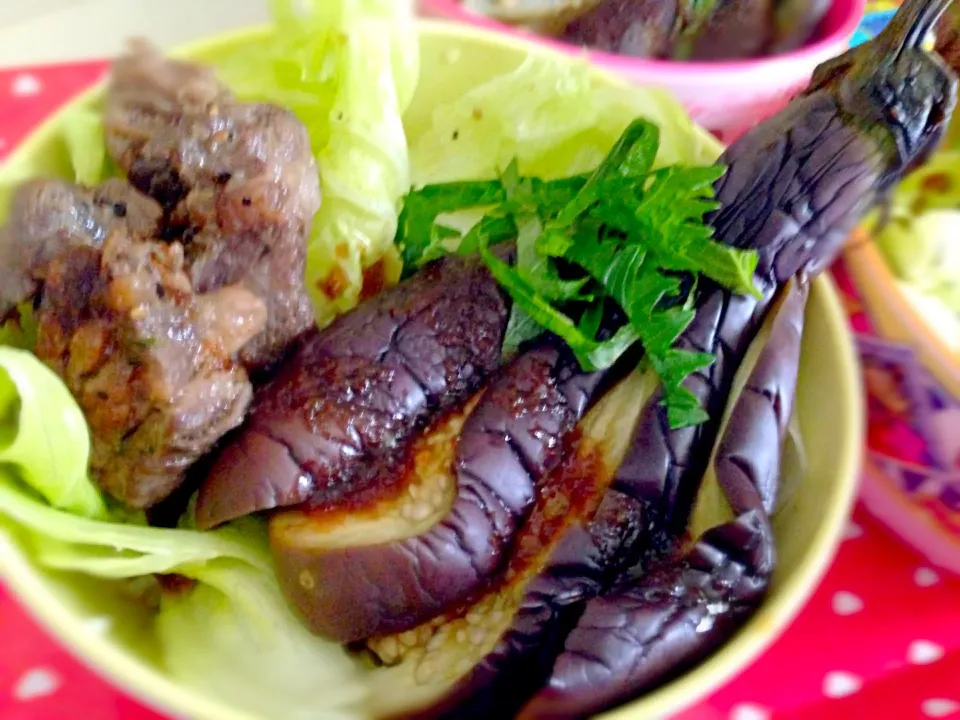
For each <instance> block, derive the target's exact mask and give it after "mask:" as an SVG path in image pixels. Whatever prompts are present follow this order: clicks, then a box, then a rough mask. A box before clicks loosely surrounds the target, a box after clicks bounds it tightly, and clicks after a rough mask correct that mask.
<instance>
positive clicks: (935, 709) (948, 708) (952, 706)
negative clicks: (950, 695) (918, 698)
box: [920, 698, 960, 718]
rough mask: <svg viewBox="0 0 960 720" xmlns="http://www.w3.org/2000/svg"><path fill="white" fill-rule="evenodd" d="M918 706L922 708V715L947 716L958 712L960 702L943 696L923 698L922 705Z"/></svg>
mask: <svg viewBox="0 0 960 720" xmlns="http://www.w3.org/2000/svg"><path fill="white" fill-rule="evenodd" d="M920 707H921V708H923V714H924V715H926V716H927V717H932V718H942V717H947V716H948V715H953V714H954V713H956V712H960V703H957V702H954V701H953V700H945V699H944V698H931V699H930V700H924V701H923V705H921V706H920Z"/></svg>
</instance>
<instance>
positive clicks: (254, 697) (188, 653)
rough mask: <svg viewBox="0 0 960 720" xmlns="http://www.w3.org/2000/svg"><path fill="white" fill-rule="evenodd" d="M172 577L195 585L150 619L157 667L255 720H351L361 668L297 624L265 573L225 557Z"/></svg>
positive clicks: (359, 699)
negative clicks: (159, 657)
mask: <svg viewBox="0 0 960 720" xmlns="http://www.w3.org/2000/svg"><path fill="white" fill-rule="evenodd" d="M180 572H181V574H183V575H185V576H187V577H194V578H196V579H198V580H200V581H201V584H199V585H197V586H196V587H195V588H194V589H193V590H192V591H190V592H189V593H185V594H167V595H165V596H164V598H163V601H162V605H161V610H160V614H159V616H158V618H157V633H158V635H159V638H160V643H161V647H162V648H163V654H164V664H165V666H166V667H167V669H168V670H169V672H170V673H171V674H172V675H174V677H177V678H179V679H180V680H181V682H182V683H183V684H184V685H186V686H188V687H192V688H194V689H196V690H198V691H200V692H202V693H204V694H207V695H213V696H219V697H225V698H230V701H231V703H232V704H233V705H235V706H236V707H242V708H244V710H245V711H246V712H248V713H249V714H251V715H252V716H256V717H264V718H268V717H270V718H285V719H288V720H353V719H354V718H356V717H357V716H358V710H357V708H358V707H360V705H361V704H362V703H363V702H364V701H365V700H366V697H367V687H366V684H365V683H364V682H363V678H362V676H361V673H362V672H363V671H362V669H361V668H360V667H359V666H358V665H357V664H356V663H354V662H353V660H352V659H351V658H350V656H349V655H348V654H347V652H346V651H345V650H343V649H342V648H340V646H338V645H336V644H334V643H330V642H327V641H324V640H321V639H320V638H318V637H316V636H314V635H312V634H311V633H310V632H309V631H308V630H307V629H306V628H305V627H304V626H303V624H302V623H301V622H300V620H299V619H298V618H297V617H296V616H295V615H294V614H293V612H292V611H291V610H290V609H289V607H288V606H287V604H286V602H285V600H284V598H283V596H282V595H281V593H280V590H279V588H278V587H277V584H276V582H275V581H273V579H272V577H271V576H269V575H266V574H264V573H262V572H258V571H256V570H254V569H252V568H250V567H249V566H247V565H244V564H242V563H237V562H233V561H228V560H222V561H217V562H214V563H210V564H208V565H206V566H202V567H197V568H193V567H189V566H187V567H183V568H181V569H180ZM227 658H229V662H225V659H227Z"/></svg>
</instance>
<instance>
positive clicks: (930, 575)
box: [913, 567, 940, 588]
mask: <svg viewBox="0 0 960 720" xmlns="http://www.w3.org/2000/svg"><path fill="white" fill-rule="evenodd" d="M913 581H914V582H915V583H916V584H917V585H919V586H920V587H922V588H927V587H933V586H934V585H936V584H937V583H938V582H940V576H939V575H937V573H936V571H934V570H931V569H930V568H928V567H922V568H917V570H916V572H914V573H913Z"/></svg>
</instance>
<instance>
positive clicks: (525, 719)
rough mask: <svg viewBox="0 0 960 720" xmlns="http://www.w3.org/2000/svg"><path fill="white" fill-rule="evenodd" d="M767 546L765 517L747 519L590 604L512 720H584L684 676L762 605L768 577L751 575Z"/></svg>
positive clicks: (764, 561)
mask: <svg viewBox="0 0 960 720" xmlns="http://www.w3.org/2000/svg"><path fill="white" fill-rule="evenodd" d="M771 547H772V532H771V531H770V528H769V525H768V524H767V520H766V518H765V517H764V514H763V513H762V512H756V511H755V512H751V513H748V514H746V515H744V516H742V517H740V518H738V519H737V521H735V522H733V523H730V524H727V525H723V526H721V527H719V528H715V529H713V530H711V531H710V532H708V533H707V534H705V535H704V536H703V537H702V538H701V539H700V540H699V542H697V544H696V545H695V546H694V547H693V549H692V550H691V551H690V552H689V553H688V554H687V555H686V556H685V557H684V558H683V561H682V562H680V563H669V564H667V565H665V566H664V567H662V568H660V569H658V570H655V571H653V572H652V573H650V574H648V575H646V576H645V578H643V579H642V580H640V581H639V582H636V583H635V584H633V585H627V586H625V587H624V588H615V589H614V590H613V592H611V593H610V594H608V595H605V596H601V597H598V598H595V599H594V600H592V601H591V602H590V603H588V604H587V607H586V610H585V611H584V613H583V615H582V617H581V618H580V621H579V623H578V624H577V627H576V628H575V629H574V630H573V631H572V632H571V633H570V635H569V636H568V637H567V640H566V643H565V646H564V652H563V654H561V655H560V657H559V658H558V659H557V661H556V663H555V665H554V668H553V673H552V675H551V677H550V680H549V683H548V685H547V686H546V688H545V689H543V690H541V691H540V692H539V693H538V694H537V695H536V696H535V697H534V698H533V699H532V700H531V701H530V702H529V703H528V704H527V705H526V706H524V708H523V709H522V711H521V712H520V713H519V714H518V715H517V717H518V718H519V720H548V719H549V720H559V719H561V718H581V717H588V716H590V715H592V714H594V713H596V712H599V711H602V710H603V709H604V708H606V707H609V706H611V705H614V704H617V703H620V702H624V701H626V700H629V699H630V698H632V697H634V696H636V695H637V694H639V693H641V692H643V691H645V690H649V689H651V688H652V687H654V686H656V685H658V684H660V683H662V682H663V681H664V680H667V679H669V678H671V677H674V676H676V675H678V674H680V673H682V672H683V671H684V670H687V669H689V668H690V667H691V666H692V665H694V664H695V663H696V662H698V661H699V660H702V659H703V658H704V657H706V656H707V655H709V654H710V653H711V652H712V651H713V650H715V649H716V648H717V647H719V646H720V645H722V644H723V642H724V641H726V639H727V638H728V637H729V636H730V634H731V633H732V632H734V631H735V630H736V629H737V628H738V627H739V626H740V625H741V624H742V622H743V621H744V620H745V619H746V618H747V617H749V615H750V613H751V612H752V611H753V610H754V609H755V608H756V606H757V605H758V604H759V603H760V602H761V601H762V599H763V597H764V595H765V591H766V588H767V584H768V575H766V574H761V573H758V572H757V570H756V569H755V568H758V567H760V568H766V569H767V570H768V571H769V570H772V565H773V563H772V557H770V556H769V549H770V548H771ZM714 607H724V608H727V609H726V611H725V612H722V613H720V614H715V613H714V612H713V611H712V610H711V608H714ZM698 628H701V630H698Z"/></svg>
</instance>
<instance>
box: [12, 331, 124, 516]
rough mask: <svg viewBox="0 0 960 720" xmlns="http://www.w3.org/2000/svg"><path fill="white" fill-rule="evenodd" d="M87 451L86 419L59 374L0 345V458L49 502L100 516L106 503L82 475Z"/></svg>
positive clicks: (23, 352) (26, 354)
mask: <svg viewBox="0 0 960 720" xmlns="http://www.w3.org/2000/svg"><path fill="white" fill-rule="evenodd" d="M89 455H90V433H89V431H88V429H87V422H86V420H85V419H84V417H83V412H82V411H81V410H80V408H79V406H78V405H77V403H76V402H75V401H74V399H73V397H72V396H71V395H70V392H69V390H67V388H66V386H65V385H64V384H63V382H62V381H61V380H60V378H59V377H57V375H56V374H55V373H54V372H53V371H52V370H50V369H49V368H48V367H47V366H46V365H44V364H43V363H42V362H40V360H38V359H37V358H36V356H35V355H33V354H32V353H29V352H27V351H26V350H18V349H14V348H9V347H0V463H4V464H5V465H12V466H13V467H15V468H16V469H17V470H18V471H19V473H20V474H21V475H22V476H23V478H24V480H25V481H26V482H27V484H28V485H29V486H30V487H32V488H33V489H34V490H36V491H37V492H38V493H40V494H41V495H42V496H43V497H44V498H45V499H46V500H47V502H49V503H50V505H52V506H53V507H55V508H59V509H62V510H65V511H67V513H73V514H74V515H79V516H81V517H83V518H104V517H105V516H106V506H105V505H104V503H103V500H102V499H101V497H100V493H99V492H98V491H97V490H96V488H94V486H93V485H92V484H91V483H90V481H89V480H88V479H87V460H88V458H89ZM68 517H69V516H68ZM78 522H79V520H78Z"/></svg>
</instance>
